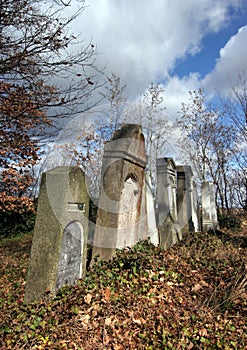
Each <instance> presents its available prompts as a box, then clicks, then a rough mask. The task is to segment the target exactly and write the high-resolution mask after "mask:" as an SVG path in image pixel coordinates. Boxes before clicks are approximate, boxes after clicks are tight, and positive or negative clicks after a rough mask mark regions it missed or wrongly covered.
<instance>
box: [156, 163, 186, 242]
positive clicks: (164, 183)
mask: <svg viewBox="0 0 247 350" xmlns="http://www.w3.org/2000/svg"><path fill="white" fill-rule="evenodd" d="M176 189H177V170H176V165H175V162H174V160H173V159H172V158H158V159H157V203H158V227H159V241H160V246H161V247H163V248H168V247H170V246H171V245H172V244H175V243H176V242H177V241H178V240H179V239H180V233H179V227H178V225H177V203H176Z"/></svg>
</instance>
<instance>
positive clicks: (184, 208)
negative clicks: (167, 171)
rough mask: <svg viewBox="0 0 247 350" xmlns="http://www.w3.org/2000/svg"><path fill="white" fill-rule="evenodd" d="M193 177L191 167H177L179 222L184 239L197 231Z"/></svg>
mask: <svg viewBox="0 0 247 350" xmlns="http://www.w3.org/2000/svg"><path fill="white" fill-rule="evenodd" d="M192 177H193V172H192V169H191V167H190V166H188V165H179V166H177V213H178V220H177V222H178V225H179V227H180V234H181V236H182V237H184V236H185V235H187V234H188V233H189V232H192V231H194V230H195V227H194V223H193V221H192Z"/></svg>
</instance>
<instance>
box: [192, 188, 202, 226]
mask: <svg viewBox="0 0 247 350" xmlns="http://www.w3.org/2000/svg"><path fill="white" fill-rule="evenodd" d="M192 221H193V224H194V230H195V232H199V231H201V220H200V206H199V198H198V191H197V185H196V183H195V181H193V182H192Z"/></svg>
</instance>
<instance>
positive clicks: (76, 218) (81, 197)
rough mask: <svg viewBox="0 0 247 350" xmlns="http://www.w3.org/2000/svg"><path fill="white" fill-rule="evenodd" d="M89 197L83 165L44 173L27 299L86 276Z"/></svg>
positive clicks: (53, 293) (28, 300)
mask: <svg viewBox="0 0 247 350" xmlns="http://www.w3.org/2000/svg"><path fill="white" fill-rule="evenodd" d="M88 212H89V197H88V194H87V190H86V183H85V175H84V173H83V172H82V170H81V169H80V168H79V167H57V168H54V169H52V170H50V171H47V172H46V173H44V174H43V175H42V180H41V186H40V193H39V200H38V209H37V216H36V221H35V229H34V236H33V241H32V250H31V258H30V264H29V270H28V275H27V284H26V290H25V301H26V302H31V301H34V300H39V299H41V298H42V296H43V295H44V294H45V293H46V291H47V290H49V292H50V294H51V296H54V295H55V294H56V292H57V290H58V289H59V288H61V287H62V286H63V285H65V284H69V285H71V284H74V283H75V282H76V280H78V279H79V278H82V276H83V274H84V272H85V268H86V256H87V251H86V249H87V234H88Z"/></svg>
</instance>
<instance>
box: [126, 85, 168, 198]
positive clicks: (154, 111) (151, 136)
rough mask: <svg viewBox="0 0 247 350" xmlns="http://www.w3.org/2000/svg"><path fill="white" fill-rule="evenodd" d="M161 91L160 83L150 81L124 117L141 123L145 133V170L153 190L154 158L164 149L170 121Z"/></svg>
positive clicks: (154, 181)
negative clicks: (143, 92)
mask: <svg viewBox="0 0 247 350" xmlns="http://www.w3.org/2000/svg"><path fill="white" fill-rule="evenodd" d="M163 92H164V90H163V89H162V87H161V85H160V84H154V83H151V84H150V86H149V88H148V89H147V91H146V92H145V94H144V95H143V96H142V97H141V98H140V99H139V100H138V101H135V102H132V103H130V104H129V105H128V108H127V110H126V112H125V118H126V119H128V120H133V121H135V122H137V123H139V124H141V126H142V128H143V132H144V134H145V145H146V151H147V155H148V166H147V170H148V172H149V174H150V177H151V180H152V186H153V191H154V193H155V188H156V159H157V157H158V155H159V154H160V153H162V152H164V151H165V146H166V145H167V139H168V136H169V135H170V133H171V123H170V122H169V120H168V116H167V114H166V112H165V111H166V107H165V106H164V98H163Z"/></svg>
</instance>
